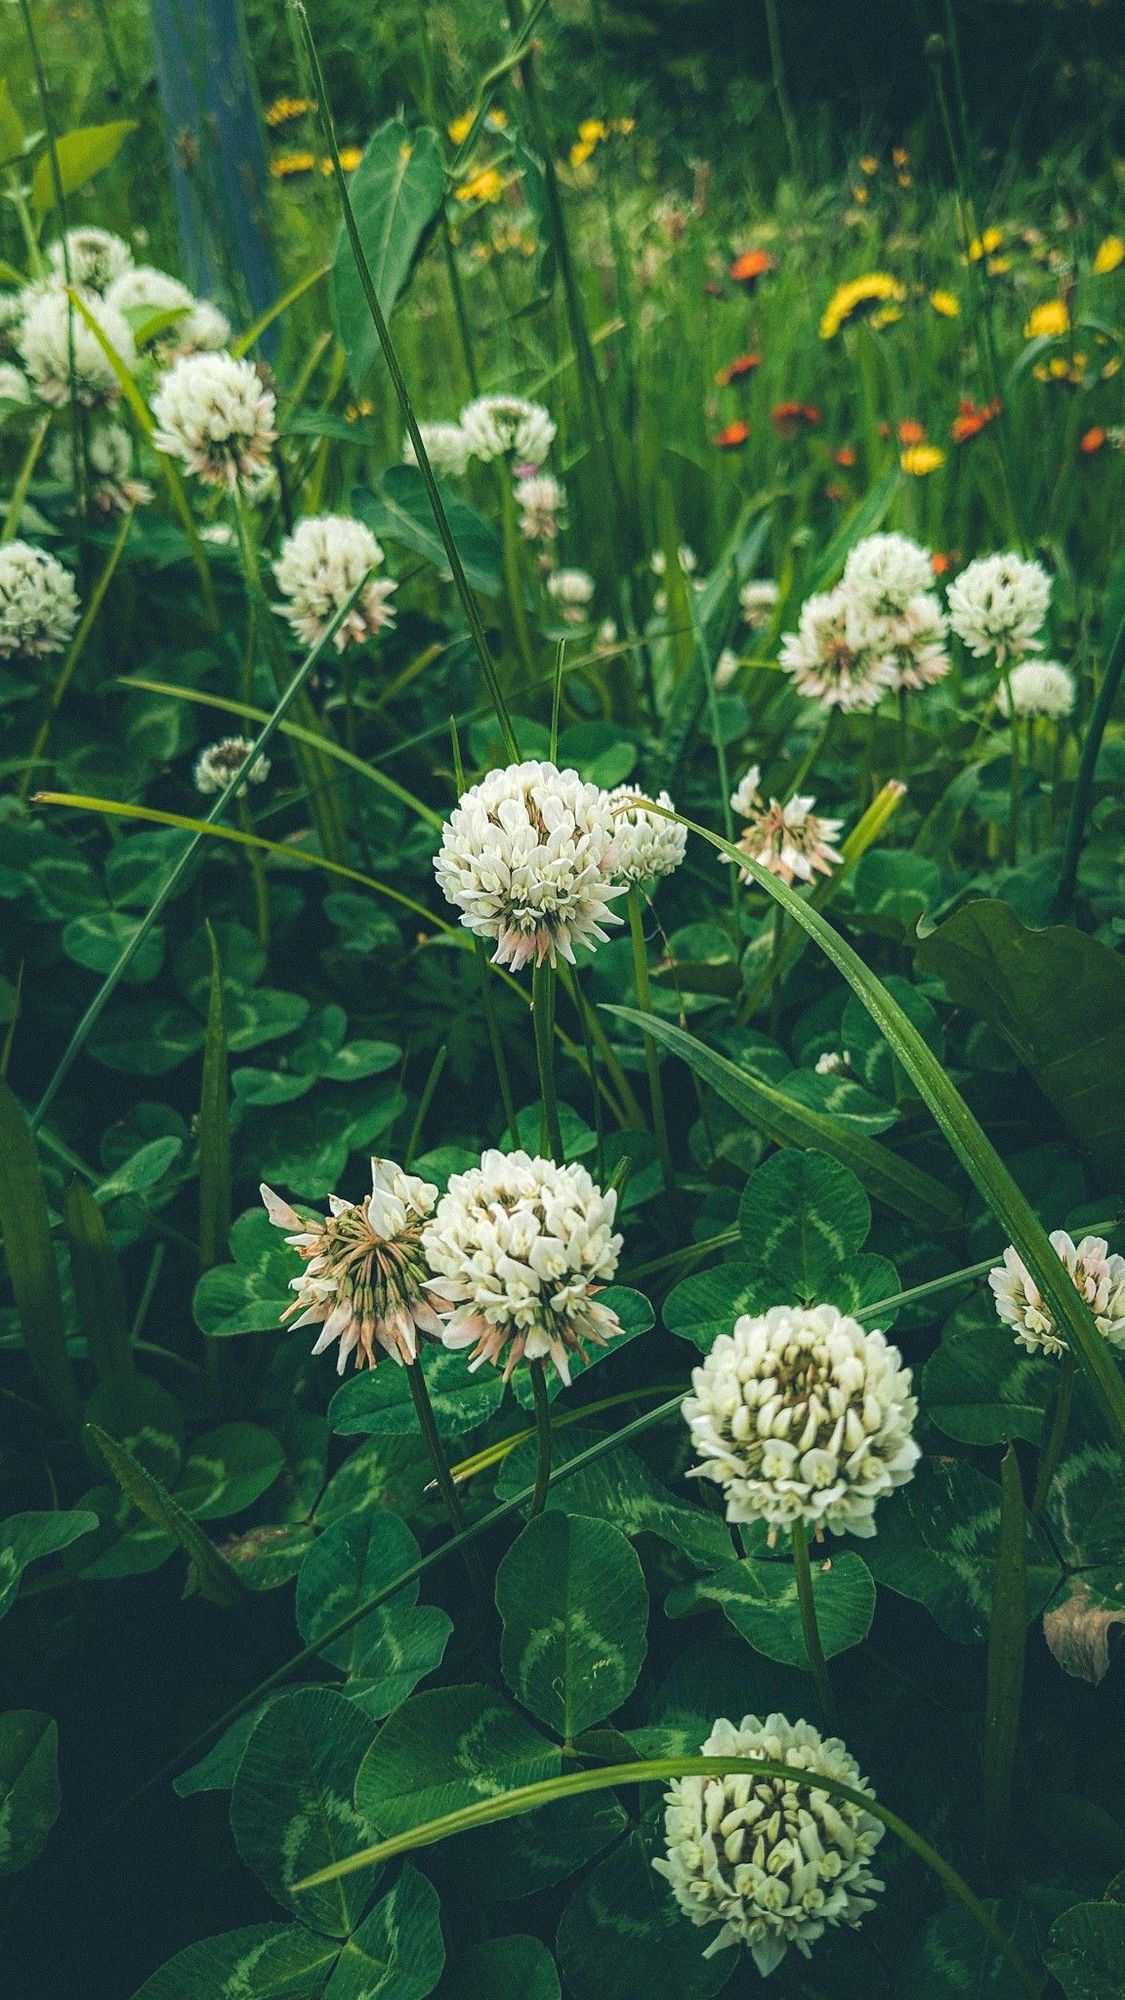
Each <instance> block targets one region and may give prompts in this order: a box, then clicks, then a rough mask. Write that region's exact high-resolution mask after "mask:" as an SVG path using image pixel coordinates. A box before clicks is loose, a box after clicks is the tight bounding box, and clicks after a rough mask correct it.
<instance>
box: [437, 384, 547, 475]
mask: <svg viewBox="0 0 1125 2000" xmlns="http://www.w3.org/2000/svg"><path fill="white" fill-rule="evenodd" d="M460 423H461V429H462V430H463V431H464V433H465V437H466V439H467V441H468V446H469V450H470V451H471V453H472V454H473V457H474V458H480V459H484V460H485V461H486V462H487V461H488V460H489V459H493V458H506V457H508V456H509V455H510V456H511V457H512V458H513V459H514V460H515V462H516V463H517V464H518V465H521V466H528V467H535V466H539V465H542V463H543V460H544V459H545V458H546V456H547V453H548V452H549V450H550V449H551V441H552V439H553V438H554V435H555V432H556V430H557V428H558V426H557V425H556V423H555V421H554V419H553V417H552V416H551V415H550V413H549V411H547V410H545V409H544V408H543V405H542V403H529V402H526V401H525V400H524V398H523V397H522V396H478V397H477V398H476V399H475V401H474V402H472V403H466V405H465V407H464V409H463V410H462V412H461V417H460Z"/></svg>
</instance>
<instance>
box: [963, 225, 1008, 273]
mask: <svg viewBox="0 0 1125 2000" xmlns="http://www.w3.org/2000/svg"><path fill="white" fill-rule="evenodd" d="M1003 241H1004V231H1003V230H1002V229H997V227H996V225H995V223H992V224H991V225H990V227H989V228H988V229H986V230H985V231H984V233H983V235H981V236H974V237H973V240H972V242H971V243H970V245H969V257H970V259H971V261H972V262H973V263H974V264H979V263H980V260H981V258H982V257H991V256H992V255H993V253H994V252H995V251H997V250H999V248H1000V245H1001V244H1002V242H1003Z"/></svg>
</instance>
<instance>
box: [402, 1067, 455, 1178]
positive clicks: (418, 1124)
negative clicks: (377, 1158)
mask: <svg viewBox="0 0 1125 2000" xmlns="http://www.w3.org/2000/svg"><path fill="white" fill-rule="evenodd" d="M448 1055H449V1047H448V1044H447V1043H445V1042H443V1043H442V1044H441V1047H440V1048H439V1049H438V1052H437V1054H436V1056H435V1057H434V1059H433V1062H432V1063H431V1064H430V1074H429V1076H428V1077H427V1078H426V1081H425V1084H424V1085H423V1088H422V1095H421V1097H420V1098H419V1099H418V1109H417V1111H416V1112H415V1114H414V1123H413V1124H412V1126H411V1127H410V1137H409V1139H408V1140H407V1142H406V1151H405V1152H404V1154H403V1156H402V1167H403V1172H404V1173H409V1172H410V1162H411V1160H412V1159H413V1158H414V1155H415V1153H416V1152H417V1151H418V1144H419V1141H420V1139H421V1137H422V1127H423V1125H424V1124H425V1122H426V1113H427V1111H428V1110H429V1108H430V1106H431V1104H432V1103H433V1101H434V1092H435V1090H436V1089H437V1087H438V1084H439V1083H440V1081H441V1073H442V1070H443V1069H444V1068H445V1065H446V1060H447V1058H448Z"/></svg>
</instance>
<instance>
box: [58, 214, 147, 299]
mask: <svg viewBox="0 0 1125 2000" xmlns="http://www.w3.org/2000/svg"><path fill="white" fill-rule="evenodd" d="M47 255H48V257H49V258H50V260H51V269H52V271H53V272H54V274H55V277H56V278H57V280H58V282H59V283H60V284H61V285H65V284H68V283H69V284H71V285H78V286H80V287H81V289H82V290H83V291H90V292H105V291H108V289H109V287H110V286H111V285H112V284H113V282H114V279H115V278H120V277H121V275H122V273H123V272H125V271H128V270H129V268H130V267H131V265H132V262H133V253H132V251H131V250H130V248H129V245H128V244H127V243H126V242H125V241H124V240H123V238H122V237H120V236H115V235H114V234H113V231H112V230H111V229H98V228H96V227H94V225H93V224H90V225H88V226H86V227H83V228H81V229H68V230H67V232H66V236H65V239H64V238H63V237H61V236H60V237H59V238H57V239H56V241H55V242H54V243H51V244H49V245H48V249H47ZM68 267H69V276H68Z"/></svg>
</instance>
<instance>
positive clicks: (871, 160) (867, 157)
mask: <svg viewBox="0 0 1125 2000" xmlns="http://www.w3.org/2000/svg"><path fill="white" fill-rule="evenodd" d="M859 165H860V171H861V172H862V173H865V174H877V173H878V171H879V162H878V160H877V159H876V158H875V155H874V153H861V154H860V157H859Z"/></svg>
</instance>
